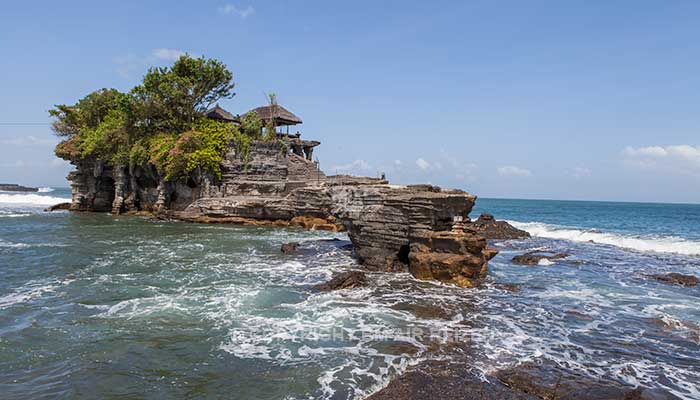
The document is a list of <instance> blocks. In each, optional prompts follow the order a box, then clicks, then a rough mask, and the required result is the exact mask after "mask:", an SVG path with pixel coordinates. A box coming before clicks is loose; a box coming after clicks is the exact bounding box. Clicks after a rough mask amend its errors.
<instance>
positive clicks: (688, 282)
mask: <svg viewBox="0 0 700 400" xmlns="http://www.w3.org/2000/svg"><path fill="white" fill-rule="evenodd" d="M649 277H651V278H654V279H656V280H657V281H659V282H663V283H668V284H670V285H680V286H696V285H698V284H700V279H698V277H696V276H694V275H684V274H679V273H677V272H671V273H668V274H656V275H649Z"/></svg>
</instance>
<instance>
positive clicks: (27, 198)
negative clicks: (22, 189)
mask: <svg viewBox="0 0 700 400" xmlns="http://www.w3.org/2000/svg"><path fill="white" fill-rule="evenodd" d="M68 201H70V199H65V198H62V197H52V196H41V195H38V194H4V193H2V194H0V204H26V205H37V206H52V205H54V204H58V203H64V202H68Z"/></svg>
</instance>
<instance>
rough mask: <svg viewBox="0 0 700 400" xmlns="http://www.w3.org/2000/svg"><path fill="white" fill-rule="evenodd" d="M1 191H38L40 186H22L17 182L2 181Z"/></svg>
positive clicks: (0, 184)
mask: <svg viewBox="0 0 700 400" xmlns="http://www.w3.org/2000/svg"><path fill="white" fill-rule="evenodd" d="M0 191H4V192H38V191H39V189H38V188H33V187H26V186H20V185H17V184H15V183H0Z"/></svg>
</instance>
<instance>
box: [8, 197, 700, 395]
mask: <svg viewBox="0 0 700 400" xmlns="http://www.w3.org/2000/svg"><path fill="white" fill-rule="evenodd" d="M69 197H70V194H69V191H68V190H67V189H51V188H44V189H42V191H41V192H40V193H30V194H26V193H6V192H0V397H2V398H3V399H42V398H46V399H48V398H51V399H54V398H64V399H92V398H104V399H110V398H113V399H116V398H154V399H164V398H212V399H216V398H222V397H225V398H241V399H243V398H250V399H253V398H254V399H290V400H291V399H308V398H314V399H315V398H320V399H361V398H363V397H365V396H367V395H368V394H370V393H372V392H373V391H376V390H377V389H379V388H381V387H383V386H385V385H386V384H387V383H388V382H389V380H390V379H392V378H393V377H395V376H396V375H397V374H400V373H401V372H402V371H404V370H406V369H407V368H409V367H410V366H411V365H414V364H416V363H418V362H420V361H421V360H424V359H432V358H447V359H449V357H450V354H451V353H450V351H451V350H450V349H451V347H450V346H449V343H450V341H455V340H457V341H459V342H460V344H462V345H463V344H465V343H466V344H468V345H469V347H470V352H469V357H470V362H469V363H470V365H472V366H473V367H474V368H475V369H477V370H478V371H480V372H482V373H484V374H488V373H491V372H493V371H495V370H498V369H501V368H507V367H509V366H513V365H517V364H518V363H521V362H525V361H528V360H533V359H546V360H550V361H552V362H555V363H558V364H559V365H561V366H563V367H565V368H567V369H571V370H577V371H580V372H582V373H585V374H588V375H591V376H593V377H610V378H613V379H617V380H620V381H622V382H625V383H628V384H633V385H638V384H639V385H644V386H648V387H659V388H664V389H666V390H669V391H670V392H672V393H673V394H675V395H676V396H678V397H680V398H683V399H700V389H699V387H698V384H699V382H700V362H698V360H700V306H699V305H698V304H699V302H698V300H700V287H679V286H672V285H667V284H663V283H661V282H657V281H655V280H653V279H650V278H649V277H648V276H647V275H648V274H656V273H666V272H679V273H685V274H694V275H700V205H683V204H642V203H612V202H583V201H544V200H505V199H479V200H478V201H477V206H476V208H475V210H474V212H473V213H472V214H471V216H472V217H476V216H478V215H479V213H481V212H488V213H491V214H493V215H495V216H496V217H497V218H498V219H505V220H508V221H510V222H511V223H512V224H514V225H515V226H517V227H519V228H521V229H525V230H527V231H529V232H530V233H531V234H532V235H533V238H532V239H530V240H520V241H496V242H494V243H493V246H494V247H496V248H498V249H499V250H500V253H499V255H498V256H496V258H494V259H493V260H492V261H491V263H490V272H489V277H488V279H487V282H486V284H485V285H483V287H481V288H478V289H460V288H456V287H451V286H447V285H442V284H438V283H433V282H425V281H418V280H415V279H412V278H411V276H410V275H408V274H388V273H371V274H368V277H369V285H368V286H367V287H365V288H360V289H351V290H343V291H336V292H330V293H326V292H318V291H316V290H314V289H313V285H315V284H318V283H321V282H324V281H326V280H328V279H329V278H330V277H331V276H332V274H333V273H334V272H337V271H344V270H348V269H352V268H357V265H356V264H355V262H354V260H353V258H352V254H351V249H350V248H349V247H348V244H349V241H348V239H347V236H346V235H345V234H343V233H328V232H310V231H304V230H301V229H292V228H268V227H242V226H231V225H200V224H187V223H175V222H163V221H159V222H149V221H148V220H147V219H144V218H141V217H132V216H117V217H115V216H111V215H108V214H71V213H68V212H54V213H45V212H43V211H42V210H43V209H44V208H45V207H47V206H49V205H51V204H56V203H58V202H63V201H67V200H68V198H69ZM291 241H298V242H300V243H301V246H300V251H299V253H297V254H293V255H285V254H282V253H281V252H280V246H281V245H282V244H283V243H286V242H291ZM533 249H541V250H551V251H557V252H566V253H569V254H571V256H570V257H568V258H565V259H562V260H556V261H554V262H552V263H551V265H538V266H519V265H514V264H512V263H511V262H510V259H511V258H512V257H513V256H514V255H517V254H522V253H524V252H525V251H529V250H533ZM548 264H549V263H548ZM503 284H514V285H518V287H519V288H520V289H519V290H518V291H510V290H505V289H504V287H505V286H504V285H503Z"/></svg>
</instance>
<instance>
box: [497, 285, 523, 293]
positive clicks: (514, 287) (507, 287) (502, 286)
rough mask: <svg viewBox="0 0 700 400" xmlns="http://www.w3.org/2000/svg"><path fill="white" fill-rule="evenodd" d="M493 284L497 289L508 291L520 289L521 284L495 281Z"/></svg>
mask: <svg viewBox="0 0 700 400" xmlns="http://www.w3.org/2000/svg"><path fill="white" fill-rule="evenodd" d="M493 286H494V287H495V288H497V289H501V290H505V291H507V292H519V291H520V285H519V284H517V283H494V284H493Z"/></svg>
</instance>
